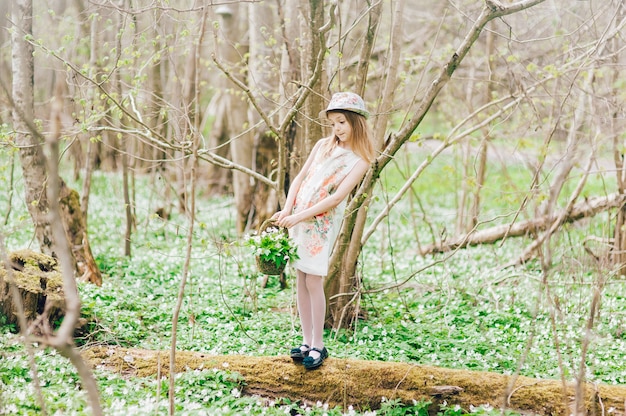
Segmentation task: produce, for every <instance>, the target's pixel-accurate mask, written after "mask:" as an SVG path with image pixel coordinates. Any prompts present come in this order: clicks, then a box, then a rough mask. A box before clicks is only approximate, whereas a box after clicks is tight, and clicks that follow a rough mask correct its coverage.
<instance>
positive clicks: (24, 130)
mask: <svg viewBox="0 0 626 416" xmlns="http://www.w3.org/2000/svg"><path fill="white" fill-rule="evenodd" d="M31 16H32V4H31V3H30V2H29V1H21V2H16V3H14V4H13V16H12V19H13V21H14V22H15V23H16V25H17V28H16V30H15V31H13V32H12V39H11V40H12V64H13V126H14V129H15V131H16V132H18V133H16V134H15V142H16V143H17V145H18V147H19V155H20V162H21V164H22V175H23V178H24V189H25V199H26V205H27V207H28V210H29V213H30V215H31V218H32V219H33V223H34V226H35V236H36V237H37V241H38V242H39V247H40V249H41V251H42V253H44V254H47V255H50V256H52V257H56V253H55V251H54V247H53V238H52V229H51V223H50V218H49V216H48V212H49V204H48V197H47V191H46V184H47V182H48V174H47V172H46V159H45V155H44V153H43V149H42V140H41V137H40V135H39V132H38V130H37V128H36V127H35V126H34V125H33V124H32V122H33V120H34V112H33V108H34V107H33V101H34V97H33V76H34V66H33V47H32V45H31V44H30V43H29V42H27V41H26V39H25V34H32V17H31ZM59 99H60V98H59ZM59 180H60V195H61V201H59V203H60V204H61V210H62V212H63V213H64V215H63V219H64V226H65V230H66V233H67V234H68V239H69V241H71V242H72V252H73V253H72V256H73V263H74V269H75V270H76V272H77V273H78V274H79V275H81V276H83V278H84V279H85V280H86V281H89V282H91V283H95V284H97V285H100V284H102V276H101V275H100V271H99V270H98V267H97V265H96V263H95V261H94V259H93V256H92V254H91V250H90V248H89V242H88V239H87V230H86V229H85V227H84V221H83V213H82V210H81V209H80V201H79V199H78V197H77V194H73V192H75V191H72V190H71V189H69V188H68V187H67V185H66V184H65V182H64V181H63V180H61V179H60V178H59ZM72 195H74V196H73V197H72Z"/></svg>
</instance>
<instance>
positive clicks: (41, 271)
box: [0, 250, 65, 324]
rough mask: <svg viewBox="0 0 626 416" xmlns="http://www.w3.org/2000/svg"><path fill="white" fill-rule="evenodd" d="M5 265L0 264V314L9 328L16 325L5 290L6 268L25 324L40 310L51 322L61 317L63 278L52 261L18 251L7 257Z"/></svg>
mask: <svg viewBox="0 0 626 416" xmlns="http://www.w3.org/2000/svg"><path fill="white" fill-rule="evenodd" d="M9 262H10V264H9V265H5V264H4V263H0V265H1V267H0V313H1V314H2V315H4V316H5V317H6V318H7V322H8V323H10V324H17V323H18V321H17V308H16V306H15V303H14V300H13V297H12V296H11V292H10V290H9V288H10V286H9V282H8V279H7V268H9V269H10V270H11V275H12V277H13V280H14V282H15V285H16V286H17V289H18V291H19V293H20V295H21V298H22V303H23V305H24V314H25V316H26V321H27V322H28V323H30V322H32V321H34V320H35V319H36V318H37V317H38V316H39V315H41V314H42V313H43V312H44V310H46V313H47V314H48V319H49V320H50V321H54V320H56V319H58V318H59V317H61V316H63V314H64V311H65V297H64V294H63V278H62V276H61V273H60V272H59V269H58V265H57V261H56V259H54V258H52V257H50V256H47V255H45V254H41V253H36V252H34V251H32V250H19V251H14V252H12V253H10V254H9Z"/></svg>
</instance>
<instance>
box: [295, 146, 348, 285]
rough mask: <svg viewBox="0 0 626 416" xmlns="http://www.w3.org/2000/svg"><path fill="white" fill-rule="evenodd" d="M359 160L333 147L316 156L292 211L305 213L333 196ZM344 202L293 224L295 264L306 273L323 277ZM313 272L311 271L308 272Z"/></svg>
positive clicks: (341, 216) (341, 217)
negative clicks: (329, 152) (330, 152)
mask: <svg viewBox="0 0 626 416" xmlns="http://www.w3.org/2000/svg"><path fill="white" fill-rule="evenodd" d="M358 160H360V158H359V157H358V156H357V155H356V154H354V153H353V152H352V151H350V150H346V149H342V148H335V149H334V150H333V152H332V154H331V155H330V156H325V155H322V154H321V153H318V154H317V155H316V156H315V160H314V162H313V164H312V165H311V167H310V169H309V171H308V172H307V175H306V176H305V177H304V179H303V181H302V184H301V185H300V188H299V189H298V193H297V195H296V200H295V203H294V208H293V212H294V213H296V212H299V211H302V210H305V209H307V208H309V207H312V206H313V205H315V204H317V203H318V202H319V201H322V200H323V199H325V198H327V197H329V196H330V195H332V194H334V193H335V192H336V191H337V189H338V188H339V185H340V184H341V181H343V179H344V178H345V177H346V176H347V175H348V174H349V173H350V171H351V170H352V168H353V167H354V166H355V165H356V162H357V161H358ZM344 209H345V200H344V201H342V203H340V204H339V205H338V206H337V207H335V208H333V209H331V210H329V211H327V212H324V213H322V214H319V215H316V216H315V217H314V218H312V219H311V220H309V221H303V222H301V223H299V224H297V225H296V226H295V227H294V229H293V231H292V234H293V237H294V240H295V241H296V243H297V244H298V253H299V255H300V260H299V261H298V262H297V263H296V264H295V266H296V268H299V267H301V270H302V268H305V269H307V270H304V271H305V272H308V273H315V274H320V275H326V273H327V269H328V258H329V257H330V250H331V249H332V246H333V244H334V242H335V239H336V237H337V236H336V234H337V232H338V228H339V226H340V225H341V221H342V220H343V213H344ZM311 270H315V271H311Z"/></svg>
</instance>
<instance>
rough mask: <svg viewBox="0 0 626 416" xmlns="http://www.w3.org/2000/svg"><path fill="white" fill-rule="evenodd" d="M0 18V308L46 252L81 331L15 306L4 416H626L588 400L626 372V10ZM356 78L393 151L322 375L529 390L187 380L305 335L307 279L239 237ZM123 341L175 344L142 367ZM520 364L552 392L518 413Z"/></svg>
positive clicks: (50, 9)
mask: <svg viewBox="0 0 626 416" xmlns="http://www.w3.org/2000/svg"><path fill="white" fill-rule="evenodd" d="M0 18H1V19H2V24H1V26H2V30H0V54H1V55H2V59H1V61H0V62H1V67H0V79H1V82H0V86H1V87H2V94H0V123H1V130H0V140H1V143H2V146H1V147H0V173H1V176H0V181H1V183H2V189H3V192H2V193H1V195H0V204H2V211H1V212H2V213H3V214H4V215H3V226H2V231H1V233H0V237H1V239H0V240H1V241H0V243H1V246H2V247H1V248H2V253H3V256H2V257H3V264H4V265H5V267H4V269H5V270H6V272H5V273H4V274H3V275H2V280H3V285H2V286H3V287H4V289H3V292H2V300H3V304H8V303H9V299H14V300H15V299H21V298H23V297H24V296H20V294H19V293H24V292H25V291H27V288H25V287H24V286H19V284H18V285H15V284H13V283H12V282H14V281H19V279H20V276H21V275H20V272H22V271H23V270H22V269H23V268H24V265H25V264H26V263H25V262H20V260H19V259H20V257H19V255H18V257H15V254H10V253H11V252H13V253H15V251H16V250H20V249H24V248H31V249H35V250H37V251H41V252H42V253H44V254H47V255H51V256H53V257H55V258H57V259H58V267H55V270H54V271H55V272H56V273H58V275H59V276H60V279H61V282H60V283H59V284H58V285H56V286H54V287H58V288H62V293H63V298H62V299H63V301H62V302H60V306H61V310H62V314H63V315H64V318H63V319H62V320H61V319H58V316H55V315H54V314H52V313H51V312H50V310H49V308H51V306H49V307H48V308H46V307H45V306H44V305H45V304H46V302H45V300H46V297H47V298H50V299H52V298H53V296H52V295H51V294H50V293H49V291H48V292H47V293H46V292H45V290H44V291H41V290H39V292H42V293H39V295H40V296H42V298H43V300H42V301H37V302H34V304H35V305H38V306H39V307H40V308H39V309H37V310H34V311H30V312H29V311H28V310H24V306H28V305H20V302H19V301H17V300H15V304H13V303H11V308H10V310H9V311H8V312H6V311H5V315H6V319H5V324H6V325H4V327H3V341H2V342H3V344H4V345H5V346H6V348H5V351H6V352H5V353H4V356H3V360H2V364H1V365H0V368H1V369H2V377H1V378H0V380H1V381H2V392H3V394H2V397H0V400H1V401H0V407H1V408H2V411H3V412H9V411H17V412H22V413H29V412H32V414H40V413H47V412H50V413H55V411H56V412H67V413H79V414H82V413H87V414H90V413H93V414H102V412H105V413H107V414H116V413H129V412H130V413H133V412H135V413H137V414H143V413H142V412H145V411H146V409H148V408H149V409H150V411H151V412H154V413H156V414H158V413H159V412H168V413H170V414H173V413H175V412H178V413H181V412H182V413H189V414H201V413H203V412H204V413H205V414H215V413H216V412H218V413H219V412H222V413H224V414H230V413H229V412H232V413H234V414H238V413H245V412H256V413H271V412H273V411H275V412H284V411H285V410H287V411H292V412H293V411H296V412H302V413H306V412H308V413H310V414H315V413H316V412H319V413H320V414H323V413H324V412H326V413H328V412H338V413H346V412H350V411H352V412H354V411H356V410H354V409H357V410H358V411H363V412H367V411H380V412H386V413H388V414H392V413H393V412H396V414H410V412H414V413H417V412H419V411H425V410H424V409H430V411H431V412H432V411H433V410H432V409H433V408H436V409H439V410H441V411H443V412H448V413H449V414H452V413H453V412H454V411H456V410H455V408H449V407H446V406H447V405H448V404H458V405H459V406H462V409H463V411H470V410H472V409H473V410H474V411H477V410H476V409H478V408H479V406H481V405H482V406H483V407H481V409H483V410H481V411H485V412H486V411H488V410H485V409H489V408H490V406H496V407H498V408H503V409H504V408H509V409H514V410H516V411H533V412H537V413H550V412H560V411H561V410H558V409H569V410H568V411H573V412H576V413H580V414H583V413H586V412H587V411H590V409H600V408H601V409H602V411H603V412H609V410H608V409H613V410H612V411H611V413H614V414H617V413H616V412H622V413H621V414H623V412H624V411H625V410H624V404H623V403H622V404H621V405H620V406H621V407H619V406H617V403H620V399H621V400H622V402H623V401H624V395H623V394H622V393H616V395H613V396H611V395H610V394H609V393H606V394H605V393H603V392H604V390H602V389H601V388H599V387H593V386H597V384H596V383H601V384H603V385H619V384H625V383H626V382H625V379H624V374H623V366H622V365H621V364H620V363H621V362H623V357H624V353H625V352H626V346H625V338H626V335H624V334H626V325H625V323H624V313H625V311H626V308H625V307H624V298H626V289H625V288H624V283H623V282H624V281H623V273H624V253H625V251H624V244H625V243H626V241H625V240H624V195H625V194H624V186H625V184H624V180H625V179H626V168H625V167H624V164H623V153H624V148H625V146H624V139H626V136H625V135H624V127H625V122H624V116H625V110H624V99H625V92H624V83H625V82H626V80H625V79H624V77H623V76H621V73H622V72H621V71H622V70H623V66H624V53H623V49H624V45H625V43H624V25H625V24H626V5H625V4H624V2H623V1H618V0H609V1H599V0H598V1H596V0H588V1H562V0H524V1H501V2H498V1H494V0H487V1H469V0H468V1H465V0H459V1H452V0H449V1H419V2H417V1H410V0H396V1H382V0H380V1H369V0H365V1H357V0H352V1H348V0H346V1H338V2H323V1H314V0H310V1H305V0H299V1H280V0H276V1H253V0H250V1H180V2H166V1H148V0H145V1H132V2H131V1H128V0H119V1H104V0H103V1H95V0H94V1H86V0H74V1H69V0H66V1H62V0H57V1H36V2H33V1H32V0H30V1H29V0H16V1H13V2H9V1H4V2H2V3H0ZM342 90H350V91H355V92H357V93H359V94H361V95H362V96H363V97H364V98H365V100H366V102H367V105H368V108H369V109H370V110H371V112H372V114H373V116H372V118H371V119H370V123H371V125H372V127H373V130H374V133H375V140H376V146H377V149H379V156H378V157H377V160H376V162H375V163H374V164H373V165H372V168H371V169H370V170H369V172H368V173H367V175H366V177H365V179H364V180H363V183H362V184H361V185H360V186H359V188H358V189H357V190H356V191H355V193H354V195H353V196H352V198H351V202H350V205H349V208H348V210H347V213H348V214H347V217H346V220H345V222H344V227H343V229H342V232H341V234H340V237H339V241H338V245H337V247H336V250H335V254H334V257H333V264H334V267H333V268H332V269H331V272H330V274H329V276H328V278H327V279H326V288H325V289H326V292H327V297H328V299H329V310H328V334H327V337H328V339H329V346H330V349H331V353H332V354H333V356H334V357H336V359H337V361H333V359H332V358H331V359H330V360H329V362H328V363H327V364H325V366H328V367H331V366H334V365H338V366H341V365H343V366H344V367H345V364H344V363H345V361H339V359H345V360H347V359H354V358H362V359H370V360H383V361H387V362H396V361H399V362H404V363H408V364H410V365H412V367H410V368H411V369H412V370H411V371H418V369H419V368H420V366H422V365H437V366H441V367H444V368H454V369H465V370H482V371H493V372H495V373H499V374H505V375H510V376H511V378H510V379H509V378H507V379H506V380H505V381H504V382H502V383H501V384H502V385H499V386H498V388H497V389H495V390H493V391H478V392H476V394H474V395H469V392H470V391H472V389H471V388H470V387H469V386H468V385H463V386H460V388H462V389H464V390H463V391H464V393H460V394H457V393H458V391H457V393H452V395H451V396H450V397H447V396H446V398H445V400H439V399H436V398H433V397H434V396H432V395H429V394H427V393H423V392H421V391H418V393H415V392H414V393H406V394H407V395H406V396H405V395H403V394H401V393H400V390H399V389H398V388H396V389H390V390H388V391H387V390H386V391H387V392H386V393H384V394H382V393H380V391H377V392H376V393H371V394H369V395H370V396H371V397H370V398H369V399H368V400H365V399H363V400H365V401H360V400H358V399H357V397H356V394H355V395H354V396H352V395H351V394H352V393H351V394H347V393H346V392H345V388H340V387H338V386H337V384H333V382H332V380H331V379H330V378H325V377H328V374H326V375H325V373H324V372H323V371H321V372H318V373H315V375H309V376H310V377H313V378H314V380H315V379H316V380H317V381H318V383H319V384H320V385H324V386H326V387H328V388H330V389H333V388H334V389H335V391H338V392H341V391H343V392H344V393H343V396H342V395H341V394H340V393H336V394H339V396H337V395H336V394H335V393H329V392H325V391H322V392H317V395H316V392H315V389H314V390H313V391H311V389H310V388H307V386H308V384H307V383H306V382H305V380H300V381H299V382H295V381H293V380H292V382H287V381H284V380H283V381H281V382H280V383H278V382H277V381H276V380H273V381H270V382H268V381H267V380H265V381H264V380H260V381H259V382H258V385H255V384H254V383H255V382H253V381H252V380H251V378H249V377H250V376H249V375H247V376H244V378H243V379H241V378H238V377H237V376H236V375H234V373H228V372H222V370H220V371H209V370H207V369H204V370H202V371H201V369H202V367H200V368H198V367H197V365H195V366H194V365H191V364H190V363H189V362H186V364H185V365H186V366H187V368H193V369H195V370H197V371H196V372H188V374H187V373H184V372H183V370H184V369H185V368H186V367H185V365H182V366H180V365H179V366H176V363H179V361H180V360H181V359H183V358H184V357H185V356H184V354H182V352H181V353H177V351H179V350H185V351H197V352H200V353H206V354H209V355H213V354H234V353H238V354H242V355H243V356H244V357H245V356H247V355H249V356H254V357H255V358H258V359H259V360H261V361H259V364H258V365H261V366H262V367H261V368H262V370H260V371H258V370H257V371H256V372H257V373H259V372H261V373H263V372H268V373H271V371H270V370H268V369H276V368H277V366H280V362H276V361H271V360H270V361H263V358H264V357H265V358H267V357H268V356H277V355H280V354H284V351H285V349H286V347H287V346H290V345H291V344H292V343H293V342H297V336H296V334H297V328H295V325H296V324H295V322H296V320H295V318H294V303H293V292H292V289H293V288H292V286H293V285H292V284H291V283H292V282H290V280H289V278H287V281H285V282H280V284H279V283H276V284H275V285H274V286H272V284H273V280H272V279H270V281H269V282H268V283H267V285H268V287H263V286H266V285H265V283H263V284H262V281H261V280H262V279H261V278H260V276H259V275H258V274H257V272H256V271H255V269H254V264H253V259H252V258H251V257H252V256H251V255H250V254H249V252H247V251H246V249H245V248H244V247H242V246H241V242H242V241H243V239H245V235H246V233H249V232H251V231H253V230H256V229H257V227H258V226H259V224H260V223H261V222H262V221H263V219H265V218H267V217H268V216H269V215H271V214H272V213H273V212H275V211H276V209H277V208H278V207H279V206H280V205H281V202H282V201H284V197H285V189H287V188H288V185H289V178H291V177H293V176H294V175H295V174H296V173H297V172H298V170H299V167H300V166H301V164H302V162H303V160H304V158H305V157H306V155H307V154H308V151H309V150H310V149H311V147H312V146H313V144H314V143H315V141H316V140H318V139H319V138H320V137H323V136H324V135H325V134H327V133H328V130H327V126H325V125H324V124H323V121H322V119H320V117H319V113H320V111H321V110H322V109H323V108H325V105H326V103H327V101H328V99H329V97H330V95H331V94H332V93H333V92H337V91H342ZM63 226H64V227H63ZM16 259H17V260H16ZM18 266H19V267H18ZM38 267H39V269H46V268H47V266H45V265H44V262H43V261H41V260H40V262H39V266H38ZM37 279H40V277H38V278H37ZM5 283H6V284H5ZM285 284H286V287H285ZM46 285H47V286H48V287H49V288H51V287H53V285H52V284H50V283H46ZM44 286H45V285H44ZM44 289H45V288H44ZM53 303H54V302H52V301H49V302H48V304H49V305H51V304H53ZM57 306H59V305H57ZM52 318H57V319H52ZM49 320H52V323H53V325H48V321H49ZM80 325H83V326H82V327H81V331H80V332H79V333H78V334H77V333H76V332H75V328H76V327H77V326H80ZM18 330H19V333H17V334H16V331H18ZM77 344H78V346H77ZM99 347H103V348H104V349H103V350H99V349H98V348H99ZM127 347H133V348H135V349H136V350H133V351H139V349H142V350H163V351H168V354H167V356H163V357H162V358H159V360H158V365H157V364H156V363H153V364H154V365H153V370H154V372H153V373H151V374H136V373H133V371H131V370H130V369H131V368H134V371H138V366H137V365H133V363H136V361H134V360H137V359H138V358H137V357H135V355H133V354H135V353H133V352H131V351H130V350H129V351H127V350H118V348H127ZM57 354H59V355H60V357H63V358H60V357H59V356H57ZM116 354H121V355H119V356H120V357H122V359H121V363H122V364H123V363H126V364H124V365H126V366H127V367H129V368H126V374H122V375H118V374H116V373H114V372H113V373H111V371H110V370H111V368H108V367H107V366H106V365H104V364H102V363H103V362H106V361H107V359H110V358H111V357H114V356H118V355H116ZM181 354H182V357H181ZM89 357H91V358H89ZM94 357H95V358H94ZM106 357H109V358H106ZM158 357H161V356H160V355H159V356H158ZM242 359H243V358H242ZM96 363H100V364H101V366H97V365H95V364H96ZM196 364H197V363H196ZM264 364H265V365H266V367H263V365H264ZM415 364H419V366H417V367H416V366H415ZM231 365H232V366H235V364H231ZM351 365H352V366H357V363H356V362H354V363H352V364H351ZM207 367H208V364H207ZM243 367H244V368H243V369H241V368H240V367H238V368H240V371H244V370H245V366H243ZM169 368H175V369H176V370H177V371H178V372H179V374H178V377H169V378H168V379H167V380H165V381H163V382H161V381H160V380H161V378H160V376H161V375H162V373H165V372H166V370H167V369H169ZM248 368H250V367H248ZM281 368H282V367H281ZM59 369H61V371H59ZM118 369H119V368H118ZM282 371H293V370H282ZM384 372H385V371H381V374H382V373H384ZM131 373H133V374H131ZM348 373H349V372H348V370H346V369H345V368H344V369H343V370H341V371H338V374H339V375H340V378H341V377H348ZM407 374H408V373H407ZM518 375H524V376H529V377H541V378H550V379H555V380H557V381H558V383H557V384H559V385H560V387H559V388H557V390H558V394H556V396H554V397H555V398H551V399H546V398H545V397H544V398H542V399H537V396H534V398H533V396H532V394H531V395H530V396H529V397H530V399H528V398H527V402H529V403H534V405H535V406H536V407H524V406H531V405H530V404H529V405H526V404H524V403H525V402H524V403H523V400H522V398H521V397H517V395H515V394H513V393H519V388H518V387H516V385H515V382H516V380H518V378H517V376H518ZM299 377H300V378H301V379H302V375H300V376H299ZM381 377H383V381H386V382H387V383H390V380H384V376H381ZM469 378H470V379H471V377H469ZM496 378H497V377H496V376H495V375H494V376H493V379H494V380H495V379H496ZM408 382H409V381H408V377H404V378H401V381H398V382H397V383H395V384H394V385H397V386H400V384H402V383H405V384H408ZM272 383H274V384H280V386H281V387H280V389H278V388H277V387H276V386H272ZM359 383H361V384H359ZM78 384H80V385H81V386H82V388H83V390H81V391H77V389H76V388H75V387H76V386H77V385H78ZM365 384H366V382H365V379H358V380H357V384H356V385H357V386H360V387H357V388H356V390H358V389H359V388H363V385H365ZM383 384H385V383H382V384H381V385H383ZM538 384H541V383H538ZM408 390H411V389H408ZM528 390H531V391H532V390H534V389H532V388H528ZM242 391H243V392H245V393H246V395H244V396H242V395H241V392H242ZM331 391H332V390H331ZM255 392H256V393H257V395H256V396H250V394H252V393H255ZM535 393H537V391H535ZM411 394H412V395H411ZM481 394H482V396H481ZM489 394H491V396H490V395H489ZM385 395H386V396H385ZM348 396H349V397H350V398H349V399H348V398H346V397H348ZM383 396H385V397H383ZM390 396H392V397H390ZM60 397H63V398H64V399H63V400H59V398H60ZM259 397H265V398H267V397H271V398H272V400H271V401H268V400H260V399H259ZM410 398H413V400H411V399H410ZM518 399H519V402H516V401H515V400H518ZM438 400H439V401H438ZM316 401H319V402H320V405H319V406H318V405H315V402H316ZM444 402H445V403H446V404H444ZM311 403H313V405H311ZM428 403H430V404H428ZM610 404H613V405H610ZM329 406H330V410H329ZM350 406H352V410H350ZM103 409H104V410H103ZM244 409H246V410H244ZM378 409H380V410H378ZM420 409H421V410H420ZM541 409H543V410H541ZM555 409H557V410H555ZM435 411H436V410H435ZM563 411H566V410H563ZM402 412H404V413H402Z"/></svg>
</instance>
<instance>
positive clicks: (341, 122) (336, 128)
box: [328, 113, 352, 146]
mask: <svg viewBox="0 0 626 416" xmlns="http://www.w3.org/2000/svg"><path fill="white" fill-rule="evenodd" d="M328 119H329V120H330V123H331V125H332V127H333V133H334V134H335V136H336V137H338V138H339V145H340V146H341V145H344V144H347V143H350V140H352V126H351V125H350V123H348V120H347V119H346V116H345V115H344V114H342V113H329V114H328Z"/></svg>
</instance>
